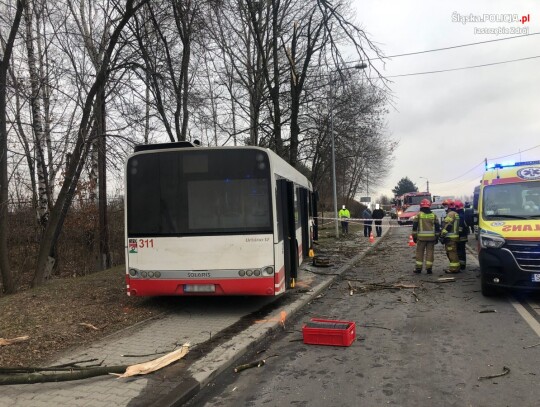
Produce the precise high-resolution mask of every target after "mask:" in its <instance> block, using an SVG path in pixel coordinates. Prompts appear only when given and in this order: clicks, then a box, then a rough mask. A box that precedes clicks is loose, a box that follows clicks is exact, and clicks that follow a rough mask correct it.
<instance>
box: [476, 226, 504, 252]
mask: <svg viewBox="0 0 540 407" xmlns="http://www.w3.org/2000/svg"><path fill="white" fill-rule="evenodd" d="M479 239H480V247H481V248H483V249H498V248H499V247H502V246H503V245H504V243H505V240H504V237H502V236H501V235H498V234H497V233H492V232H488V231H486V230H483V229H481V230H480V233H479Z"/></svg>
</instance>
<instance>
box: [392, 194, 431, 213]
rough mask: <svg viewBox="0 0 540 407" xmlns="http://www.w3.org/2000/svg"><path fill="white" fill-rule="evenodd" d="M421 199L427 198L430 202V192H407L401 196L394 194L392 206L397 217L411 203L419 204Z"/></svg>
mask: <svg viewBox="0 0 540 407" xmlns="http://www.w3.org/2000/svg"><path fill="white" fill-rule="evenodd" d="M422 199H428V200H429V201H430V202H431V193H430V192H407V193H405V194H403V195H401V196H396V197H395V199H394V205H395V206H394V208H395V214H396V217H397V218H399V215H401V214H402V213H403V212H405V210H407V208H408V207H409V206H411V205H420V202H421V201H422Z"/></svg>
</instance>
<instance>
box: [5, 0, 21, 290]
mask: <svg viewBox="0 0 540 407" xmlns="http://www.w3.org/2000/svg"><path fill="white" fill-rule="evenodd" d="M24 4H25V2H24V0H18V1H17V9H16V12H15V17H14V18H13V24H12V25H11V29H10V31H9V37H8V39H7V42H6V43H5V45H4V47H3V48H4V55H3V58H1V59H0V273H1V274H2V286H3V291H4V292H5V293H6V294H10V293H13V292H15V284H14V282H13V276H12V274H11V269H10V266H9V259H8V246H7V233H8V205H9V202H8V198H9V195H8V171H7V153H8V149H7V125H6V119H7V118H6V92H7V72H8V68H9V63H10V60H11V54H12V52H13V44H14V42H15V36H16V35H17V31H18V30H19V25H20V23H21V16H22V12H23V9H24Z"/></svg>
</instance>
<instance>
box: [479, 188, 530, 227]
mask: <svg viewBox="0 0 540 407" xmlns="http://www.w3.org/2000/svg"><path fill="white" fill-rule="evenodd" d="M482 202H483V206H482V213H483V216H484V218H485V219H490V220H493V219H533V218H538V217H540V181H532V182H520V183H515V184H500V185H490V186H486V187H485V188H484V191H483V199H482Z"/></svg>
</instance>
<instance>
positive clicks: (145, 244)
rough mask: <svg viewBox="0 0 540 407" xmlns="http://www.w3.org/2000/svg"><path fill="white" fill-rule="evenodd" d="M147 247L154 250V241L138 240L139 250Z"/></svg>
mask: <svg viewBox="0 0 540 407" xmlns="http://www.w3.org/2000/svg"><path fill="white" fill-rule="evenodd" d="M144 247H149V248H151V249H153V248H154V239H139V248H141V249H142V248H144Z"/></svg>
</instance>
